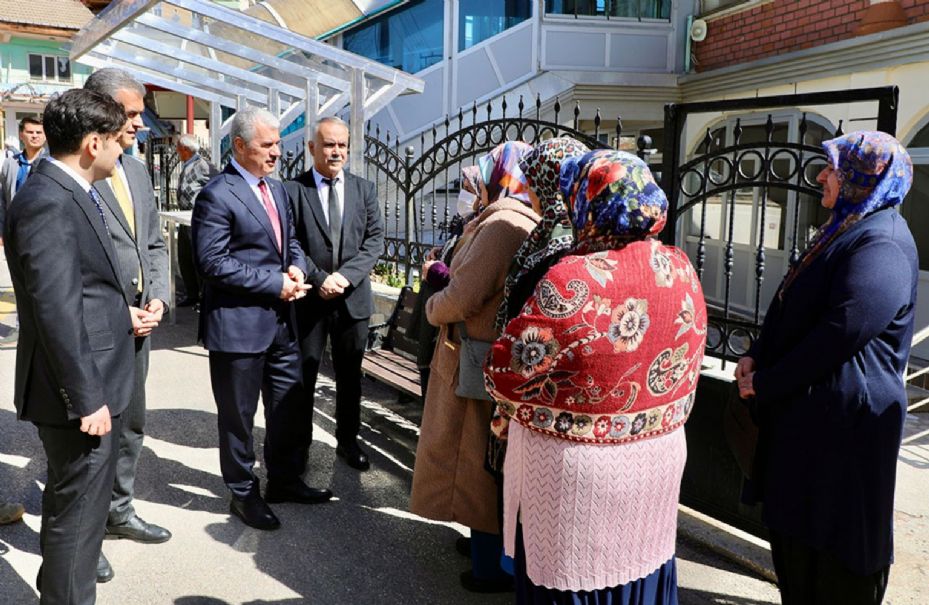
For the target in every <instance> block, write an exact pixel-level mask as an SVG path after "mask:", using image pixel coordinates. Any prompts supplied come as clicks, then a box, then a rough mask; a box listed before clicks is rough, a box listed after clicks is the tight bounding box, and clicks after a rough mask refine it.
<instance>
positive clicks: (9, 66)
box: [0, 0, 93, 139]
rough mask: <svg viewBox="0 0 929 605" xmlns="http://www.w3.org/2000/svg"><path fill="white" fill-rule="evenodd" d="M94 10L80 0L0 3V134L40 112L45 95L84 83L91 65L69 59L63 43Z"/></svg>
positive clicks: (13, 131)
mask: <svg viewBox="0 0 929 605" xmlns="http://www.w3.org/2000/svg"><path fill="white" fill-rule="evenodd" d="M92 17H93V14H92V13H91V11H90V10H89V9H88V8H87V7H86V6H84V4H82V3H81V2H80V1H79V0H29V1H28V2H17V3H11V2H5V3H3V4H2V5H0V110H2V112H3V118H2V121H0V124H2V131H3V132H2V138H3V139H5V138H6V137H8V136H16V134H17V132H18V124H19V121H20V120H21V119H22V118H24V117H26V116H36V115H39V114H41V113H42V110H43V109H44V107H45V104H46V103H47V102H48V99H49V96H50V95H52V94H54V93H57V92H63V91H65V90H67V89H69V88H74V87H77V86H83V84H84V80H85V79H86V78H87V76H88V75H89V74H90V72H91V70H90V69H89V68H87V67H85V66H82V65H76V64H75V65H72V64H71V62H70V61H69V59H68V52H67V51H66V50H64V49H62V43H64V42H67V41H68V40H70V39H71V37H72V36H73V35H74V34H76V33H77V31H78V30H79V29H80V28H81V27H82V26H83V25H84V24H85V23H86V22H87V21H89V20H90V19H91V18H92Z"/></svg>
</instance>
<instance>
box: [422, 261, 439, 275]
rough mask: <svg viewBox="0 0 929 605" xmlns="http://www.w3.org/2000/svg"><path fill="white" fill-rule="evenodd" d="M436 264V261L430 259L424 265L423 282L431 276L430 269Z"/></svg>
mask: <svg viewBox="0 0 929 605" xmlns="http://www.w3.org/2000/svg"><path fill="white" fill-rule="evenodd" d="M436 262H437V261H436V260H435V259H429V260H427V261H426V262H424V263H423V268H422V273H421V274H420V275H422V278H423V280H425V279H426V276H427V275H428V274H429V269H430V268H432V265H434V264H436Z"/></svg>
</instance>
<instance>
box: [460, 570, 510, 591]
mask: <svg viewBox="0 0 929 605" xmlns="http://www.w3.org/2000/svg"><path fill="white" fill-rule="evenodd" d="M460 578H461V586H462V587H463V588H464V589H465V590H467V591H468V592H479V593H485V594H489V593H493V592H509V591H511V590H513V578H512V577H511V576H505V577H503V578H499V579H496V580H485V579H483V578H475V577H474V574H473V573H471V570H470V569H469V570H468V571H463V572H461V576H460Z"/></svg>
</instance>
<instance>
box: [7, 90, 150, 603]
mask: <svg viewBox="0 0 929 605" xmlns="http://www.w3.org/2000/svg"><path fill="white" fill-rule="evenodd" d="M44 123H45V132H46V133H47V135H48V145H49V151H50V152H51V157H50V158H49V159H46V160H44V161H43V162H42V163H41V164H39V166H37V167H36V169H35V171H34V172H33V174H32V176H30V177H29V180H28V181H27V182H26V184H25V185H23V188H22V189H20V190H19V192H18V193H17V194H16V196H15V197H14V198H13V203H12V204H11V205H10V208H9V213H8V214H7V221H6V225H5V228H6V233H5V234H4V235H5V237H4V241H5V244H6V254H7V262H8V263H9V265H10V275H11V277H12V279H13V287H14V288H15V290H16V302H17V308H18V310H19V321H20V335H19V342H18V343H17V346H16V380H15V382H16V385H15V391H14V399H13V402H14V404H15V405H16V411H17V414H18V416H19V418H20V419H22V420H28V421H30V422H32V423H34V424H35V425H36V428H37V429H38V433H39V439H40V440H41V441H42V447H43V449H44V450H45V455H46V458H47V465H48V479H47V480H46V481H45V490H44V492H43V494H42V529H41V531H40V532H39V545H40V552H41V553H42V566H41V567H40V568H39V576H38V580H37V584H38V588H39V591H40V592H41V602H42V603H43V604H45V603H69V604H78V603H80V604H86V603H93V602H94V600H95V598H96V568H97V561H98V560H99V556H100V547H101V545H102V543H103V532H104V525H105V524H106V518H107V511H108V510H109V503H110V492H111V491H112V489H113V479H114V477H115V475H116V459H117V456H116V452H117V447H118V436H119V432H120V421H121V418H120V416H121V414H122V413H123V412H124V411H125V410H126V407H127V405H128V404H129V399H130V396H131V394H132V387H133V375H134V370H133V342H132V341H133V338H132V322H131V320H130V316H129V301H128V299H127V297H126V292H125V289H124V288H123V282H122V279H121V277H120V273H119V260H118V257H117V254H116V250H115V248H114V247H113V242H112V238H111V237H110V233H109V230H110V229H111V228H113V227H115V225H111V224H110V223H108V222H107V220H106V216H105V215H104V209H103V205H104V202H103V199H102V198H101V197H100V194H99V193H97V191H96V190H95V189H93V188H92V187H91V183H93V182H94V181H97V180H99V179H101V178H103V177H105V176H106V175H108V174H110V173H111V172H112V171H113V167H114V166H115V165H116V159H117V158H118V157H119V154H120V153H122V147H120V146H119V138H120V135H121V133H122V132H123V131H124V130H125V129H126V127H127V120H126V113H125V111H123V108H122V107H121V106H120V105H119V103H117V102H116V101H114V100H112V99H111V98H109V97H107V96H105V95H101V94H99V93H96V92H91V91H88V90H69V91H67V92H64V93H62V94H61V96H59V97H57V98H56V99H53V100H52V101H51V102H49V104H48V106H47V107H46V108H45V117H44Z"/></svg>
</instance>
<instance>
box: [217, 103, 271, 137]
mask: <svg viewBox="0 0 929 605" xmlns="http://www.w3.org/2000/svg"><path fill="white" fill-rule="evenodd" d="M258 123H261V124H264V125H265V126H270V127H271V128H274V129H276V130H279V129H280V128H281V121H280V120H278V119H277V118H276V117H274V114H273V113H271V112H270V111H268V110H267V109H262V108H261V107H253V106H248V107H245V108H243V109H240V110H239V111H237V112H236V113H235V115H234V116H232V124H231V125H230V126H229V138H230V139H231V140H233V141H234V140H236V137H238V138H241V139H242V140H243V141H245V142H246V143H250V142H251V140H252V139H253V138H255V124H258Z"/></svg>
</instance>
